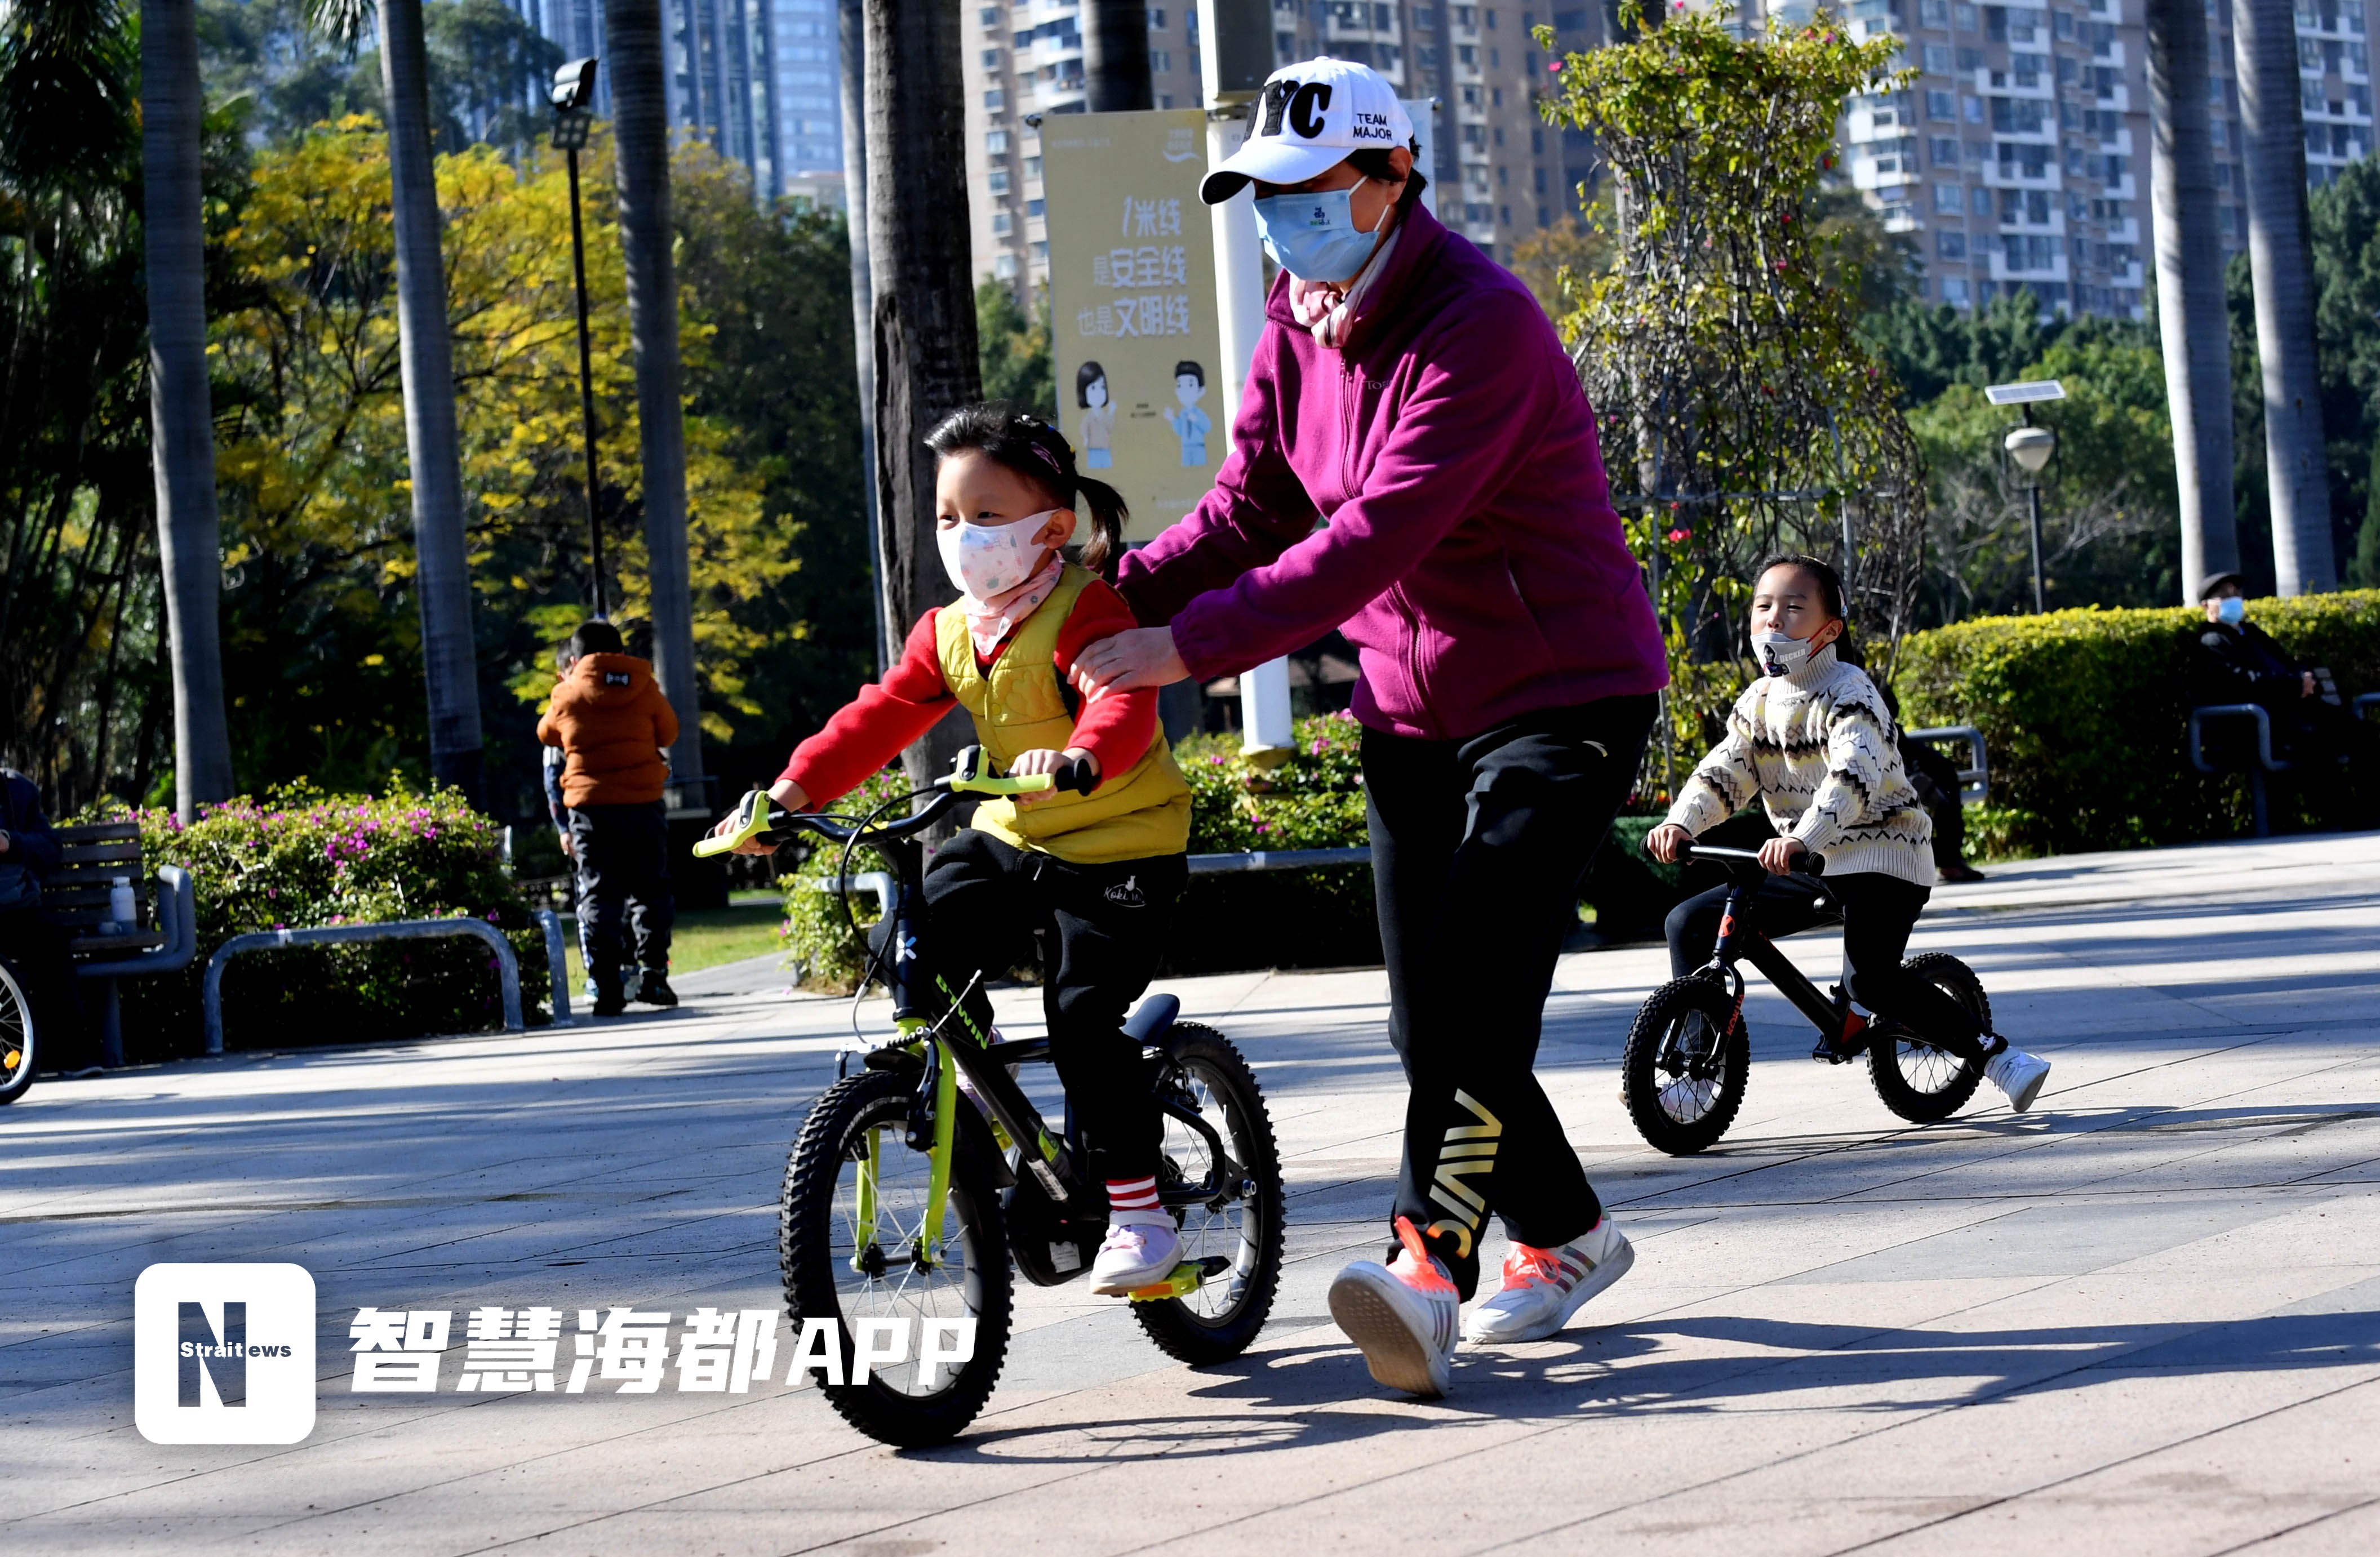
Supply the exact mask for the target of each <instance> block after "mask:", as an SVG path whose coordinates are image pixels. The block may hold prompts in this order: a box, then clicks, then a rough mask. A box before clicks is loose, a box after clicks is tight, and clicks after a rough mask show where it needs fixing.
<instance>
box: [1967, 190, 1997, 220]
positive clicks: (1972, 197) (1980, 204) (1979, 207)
mask: <svg viewBox="0 0 2380 1557" xmlns="http://www.w3.org/2000/svg"><path fill="white" fill-rule="evenodd" d="M1967 209H1968V210H1969V211H1973V212H1974V213H1975V214H1976V215H1977V216H1989V215H1990V214H1991V213H1992V192H1991V191H1990V190H1989V189H1986V188H1985V187H1983V186H1982V185H1980V184H1978V185H1976V186H1975V187H1973V188H1972V189H1970V190H1968V191H1967Z"/></svg>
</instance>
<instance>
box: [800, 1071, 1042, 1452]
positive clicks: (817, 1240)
mask: <svg viewBox="0 0 2380 1557" xmlns="http://www.w3.org/2000/svg"><path fill="white" fill-rule="evenodd" d="M916 1093H917V1073H916V1072H915V1071H908V1072H892V1071H880V1070H868V1071H862V1072H861V1073H860V1074H858V1075H856V1076H852V1077H849V1078H847V1079H845V1080H841V1081H837V1082H836V1083H835V1084H834V1085H833V1086H832V1087H830V1088H828V1089H827V1091H826V1092H825V1094H824V1095H823V1096H821V1097H820V1099H819V1100H818V1104H817V1105H816V1106H815V1107H813V1108H812V1109H811V1110H810V1116H809V1118H808V1120H807V1121H806V1122H805V1123H804V1124H803V1126H802V1133H801V1136H800V1138H799V1139H798V1140H796V1141H795V1142H794V1150H793V1156H792V1158H791V1160H790V1161H788V1162H787V1163H786V1165H785V1185H784V1191H783V1198H782V1200H781V1201H780V1203H779V1208H778V1223H777V1247H778V1255H779V1258H780V1260H781V1261H782V1262H783V1267H784V1279H785V1307H786V1310H787V1312H788V1313H789V1315H790V1316H791V1318H792V1320H793V1325H794V1334H795V1340H796V1342H797V1343H798V1341H799V1338H800V1336H801V1333H802V1326H803V1323H804V1322H805V1321H807V1320H812V1319H827V1320H832V1321H833V1322H834V1345H835V1346H837V1347H838V1348H839V1350H840V1357H841V1361H842V1368H841V1373H842V1377H843V1382H841V1383H835V1382H832V1376H831V1375H830V1378H829V1382H825V1383H824V1384H823V1386H822V1387H823V1389H824V1391H825V1394H826V1398H827V1403H828V1404H829V1405H831V1406H833V1407H834V1408H835V1410H836V1411H837V1412H839V1413H841V1415H842V1417H843V1418H844V1420H845V1421H847V1422H849V1423H850V1424H851V1425H852V1426H853V1427H856V1428H857V1429H858V1430H860V1431H862V1432H864V1433H866V1434H868V1436H869V1437H870V1438H874V1439H877V1440H879V1441H880V1442H885V1443H891V1444H895V1445H897V1446H900V1447H902V1448H917V1447H922V1446H924V1445H928V1444H933V1443H944V1442H949V1441H950V1440H951V1439H953V1438H955V1437H957V1436H958V1435H959V1434H960V1433H961V1432H963V1431H965V1430H966V1426H967V1424H968V1423H969V1422H972V1421H974V1420H975V1418H976V1414H977V1412H979V1411H981V1410H982V1409H983V1406H984V1402H985V1401H987V1400H989V1399H990V1396H991V1390H992V1385H993V1384H995V1383H996V1382H999V1379H1000V1370H1001V1366H1002V1362H1003V1361H1004V1360H1005V1358H1006V1357H1007V1353H1008V1334H1009V1324H1010V1318H1011V1304H1012V1300H1013V1298H1014V1286H1013V1285H1012V1279H1013V1278H1012V1277H1011V1275H1010V1273H1009V1268H1008V1238H1007V1234H1006V1230H1005V1229H1004V1228H1003V1226H1002V1224H1001V1220H1000V1201H999V1192H998V1190H997V1189H996V1188H995V1186H994V1185H993V1183H992V1177H991V1172H990V1166H989V1165H987V1164H986V1163H985V1162H984V1160H983V1159H982V1157H981V1156H980V1155H979V1154H978V1153H976V1152H975V1151H973V1150H971V1149H970V1148H969V1146H968V1144H967V1142H966V1141H965V1138H964V1137H963V1138H961V1140H960V1141H958V1143H957V1145H956V1147H955V1149H954V1151H953V1162H952V1164H951V1181H950V1190H949V1192H948V1193H947V1194H946V1195H945V1196H944V1197H943V1202H942V1231H941V1245H940V1247H939V1249H929V1248H927V1247H926V1208H927V1205H928V1201H929V1174H930V1170H931V1167H932V1163H931V1158H930V1155H929V1153H926V1152H921V1151H917V1150H915V1149H913V1148H912V1147H910V1146H909V1145H908V1144H907V1138H908V1128H909V1115H910V1111H911V1109H912V1107H913V1106H914V1105H915V1102H916ZM953 1320H958V1321H968V1320H971V1321H973V1322H974V1342H975V1345H974V1351H973V1354H972V1355H971V1356H970V1357H968V1358H967V1359H966V1360H965V1361H963V1362H957V1363H949V1362H941V1361H937V1362H934V1363H931V1364H927V1363H922V1362H920V1361H919V1360H918V1358H919V1357H920V1355H921V1354H922V1353H923V1352H924V1351H925V1350H926V1347H927V1346H928V1344H929V1339H930V1340H931V1341H932V1342H933V1343H934V1344H935V1345H936V1346H937V1348H938V1349H940V1350H943V1351H945V1352H947V1351H948V1350H951V1349H953V1347H954V1346H955V1344H956V1333H955V1332H954V1331H953V1330H952V1329H950V1328H949V1327H947V1326H939V1327H938V1326H937V1325H936V1324H935V1323H934V1322H936V1321H953ZM887 1322H889V1323H887ZM862 1339H865V1340H867V1341H868V1345H869V1346H870V1349H871V1351H873V1352H874V1353H875V1354H876V1355H877V1356H882V1355H883V1353H884V1352H885V1351H888V1350H896V1349H897V1351H898V1353H899V1355H898V1356H897V1357H895V1358H892V1360H890V1361H885V1362H876V1363H873V1364H872V1365H871V1366H870V1367H869V1369H868V1376H867V1378H866V1380H865V1381H864V1382H863V1381H862V1380H861V1379H860V1378H859V1377H858V1374H857V1372H856V1367H855V1345H854V1344H855V1342H856V1341H859V1340H862Z"/></svg>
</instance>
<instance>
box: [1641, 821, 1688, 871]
mask: <svg viewBox="0 0 2380 1557" xmlns="http://www.w3.org/2000/svg"><path fill="white" fill-rule="evenodd" d="M1692 842H1694V834H1692V833H1690V832H1688V831H1686V829H1685V828H1683V827H1680V826H1678V824H1676V823H1675V822H1664V823H1662V824H1661V825H1660V826H1659V827H1655V828H1654V829H1653V830H1652V831H1651V832H1649V833H1646V834H1645V853H1647V854H1650V855H1652V856H1653V858H1655V859H1656V860H1658V861H1660V862H1661V863H1663V864H1665V865H1672V864H1675V863H1677V862H1678V853H1679V851H1681V850H1682V849H1684V848H1685V847H1686V845H1688V844H1690V843H1692Z"/></svg>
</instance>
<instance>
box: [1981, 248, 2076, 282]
mask: <svg viewBox="0 0 2380 1557" xmlns="http://www.w3.org/2000/svg"><path fill="white" fill-rule="evenodd" d="M1991 259H1992V279H1993V280H1994V281H1999V282H2009V283H2012V284H2019V285H2022V284H2023V283H2025V282H2029V281H2058V282H2062V281H2064V280H2066V279H2067V276H2066V256H2065V255H2063V254H2060V255H2058V257H2057V258H2056V259H2053V260H2051V261H2050V262H2049V263H2048V264H2047V265H2046V266H2044V267H2042V268H2040V269H2038V270H2017V269H2012V268H2011V267H2010V264H2009V262H2008V256H2007V255H2005V254H1999V253H1995V254H1994V255H1993V256H1992V257H1991Z"/></svg>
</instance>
